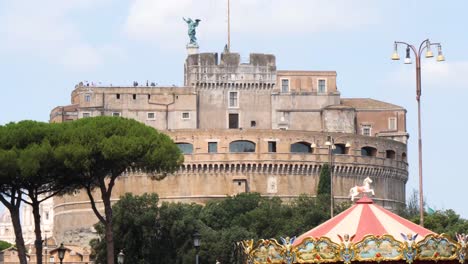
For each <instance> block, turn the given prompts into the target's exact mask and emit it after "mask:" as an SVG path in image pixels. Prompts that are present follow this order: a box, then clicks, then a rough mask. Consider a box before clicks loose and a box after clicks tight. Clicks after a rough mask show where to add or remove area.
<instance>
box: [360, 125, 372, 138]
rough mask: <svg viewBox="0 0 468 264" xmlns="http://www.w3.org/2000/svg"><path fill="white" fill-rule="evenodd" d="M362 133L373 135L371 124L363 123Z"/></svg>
mask: <svg viewBox="0 0 468 264" xmlns="http://www.w3.org/2000/svg"><path fill="white" fill-rule="evenodd" d="M362 135H363V136H371V135H372V126H371V125H362Z"/></svg>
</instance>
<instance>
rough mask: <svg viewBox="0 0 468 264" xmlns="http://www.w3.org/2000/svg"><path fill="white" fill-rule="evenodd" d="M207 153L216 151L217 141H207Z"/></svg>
mask: <svg viewBox="0 0 468 264" xmlns="http://www.w3.org/2000/svg"><path fill="white" fill-rule="evenodd" d="M208 153H218V142H208Z"/></svg>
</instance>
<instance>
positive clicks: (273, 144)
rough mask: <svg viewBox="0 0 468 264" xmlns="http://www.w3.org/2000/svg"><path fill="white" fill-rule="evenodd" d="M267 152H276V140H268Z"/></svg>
mask: <svg viewBox="0 0 468 264" xmlns="http://www.w3.org/2000/svg"><path fill="white" fill-rule="evenodd" d="M268 152H276V141H268Z"/></svg>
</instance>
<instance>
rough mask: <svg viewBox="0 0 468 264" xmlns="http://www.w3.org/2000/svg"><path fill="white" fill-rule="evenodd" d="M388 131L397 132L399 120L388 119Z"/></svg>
mask: <svg viewBox="0 0 468 264" xmlns="http://www.w3.org/2000/svg"><path fill="white" fill-rule="evenodd" d="M388 130H397V119H396V117H390V118H389V119H388Z"/></svg>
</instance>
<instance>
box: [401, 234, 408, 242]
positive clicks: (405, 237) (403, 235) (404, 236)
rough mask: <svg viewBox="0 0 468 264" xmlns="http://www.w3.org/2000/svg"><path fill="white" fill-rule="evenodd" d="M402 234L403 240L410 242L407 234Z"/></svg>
mask: <svg viewBox="0 0 468 264" xmlns="http://www.w3.org/2000/svg"><path fill="white" fill-rule="evenodd" d="M400 234H401V236H402V237H403V239H404V240H405V241H406V240H408V237H407V236H406V235H405V234H403V233H400Z"/></svg>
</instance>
